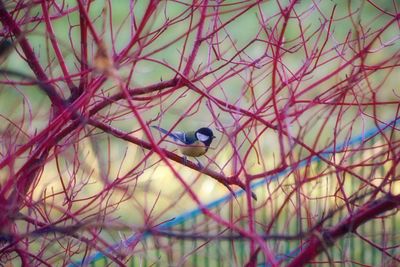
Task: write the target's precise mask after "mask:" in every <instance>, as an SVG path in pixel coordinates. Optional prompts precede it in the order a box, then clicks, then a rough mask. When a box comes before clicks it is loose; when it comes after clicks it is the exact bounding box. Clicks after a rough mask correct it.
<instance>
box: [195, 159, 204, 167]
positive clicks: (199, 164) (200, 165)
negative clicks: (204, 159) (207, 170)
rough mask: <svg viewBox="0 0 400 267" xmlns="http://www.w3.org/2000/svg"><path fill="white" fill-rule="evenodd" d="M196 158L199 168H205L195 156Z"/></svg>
mask: <svg viewBox="0 0 400 267" xmlns="http://www.w3.org/2000/svg"><path fill="white" fill-rule="evenodd" d="M195 160H196V161H197V166H198V167H199V169H204V166H203V165H202V164H201V162H200V161H199V160H198V159H197V158H195Z"/></svg>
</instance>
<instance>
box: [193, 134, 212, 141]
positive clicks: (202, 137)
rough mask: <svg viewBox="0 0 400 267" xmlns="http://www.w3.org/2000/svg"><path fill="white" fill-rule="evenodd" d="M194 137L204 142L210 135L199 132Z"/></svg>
mask: <svg viewBox="0 0 400 267" xmlns="http://www.w3.org/2000/svg"><path fill="white" fill-rule="evenodd" d="M196 137H197V139H198V140H200V141H202V142H205V141H207V140H208V139H210V137H209V136H208V135H204V134H201V133H197V134H196Z"/></svg>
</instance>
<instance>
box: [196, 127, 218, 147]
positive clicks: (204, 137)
mask: <svg viewBox="0 0 400 267" xmlns="http://www.w3.org/2000/svg"><path fill="white" fill-rule="evenodd" d="M195 134H196V138H197V140H199V141H201V142H203V143H204V144H205V145H206V146H210V145H211V142H212V140H213V139H214V138H215V136H214V134H213V132H212V131H211V129H210V128H207V127H203V128H200V129H198V130H197V131H196V133H195Z"/></svg>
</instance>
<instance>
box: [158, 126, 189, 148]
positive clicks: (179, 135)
mask: <svg viewBox="0 0 400 267" xmlns="http://www.w3.org/2000/svg"><path fill="white" fill-rule="evenodd" d="M151 127H153V128H154V129H157V130H159V131H160V132H162V133H163V134H165V135H168V136H169V137H171V138H172V139H174V141H175V142H178V141H179V142H181V143H183V144H185V145H190V144H192V143H193V142H194V141H192V142H191V143H190V142H189V143H188V141H187V138H186V134H185V133H184V132H181V131H175V132H169V131H167V130H165V129H163V128H161V127H158V126H154V125H152V126H151Z"/></svg>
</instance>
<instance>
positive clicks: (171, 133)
mask: <svg viewBox="0 0 400 267" xmlns="http://www.w3.org/2000/svg"><path fill="white" fill-rule="evenodd" d="M150 127H152V128H154V129H157V130H159V131H160V132H161V133H163V134H165V135H167V136H169V137H171V138H172V139H174V141H179V140H180V139H179V137H178V136H176V135H175V134H174V133H173V132H170V131H168V130H165V129H163V128H161V127H158V126H155V125H151V126H150Z"/></svg>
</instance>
